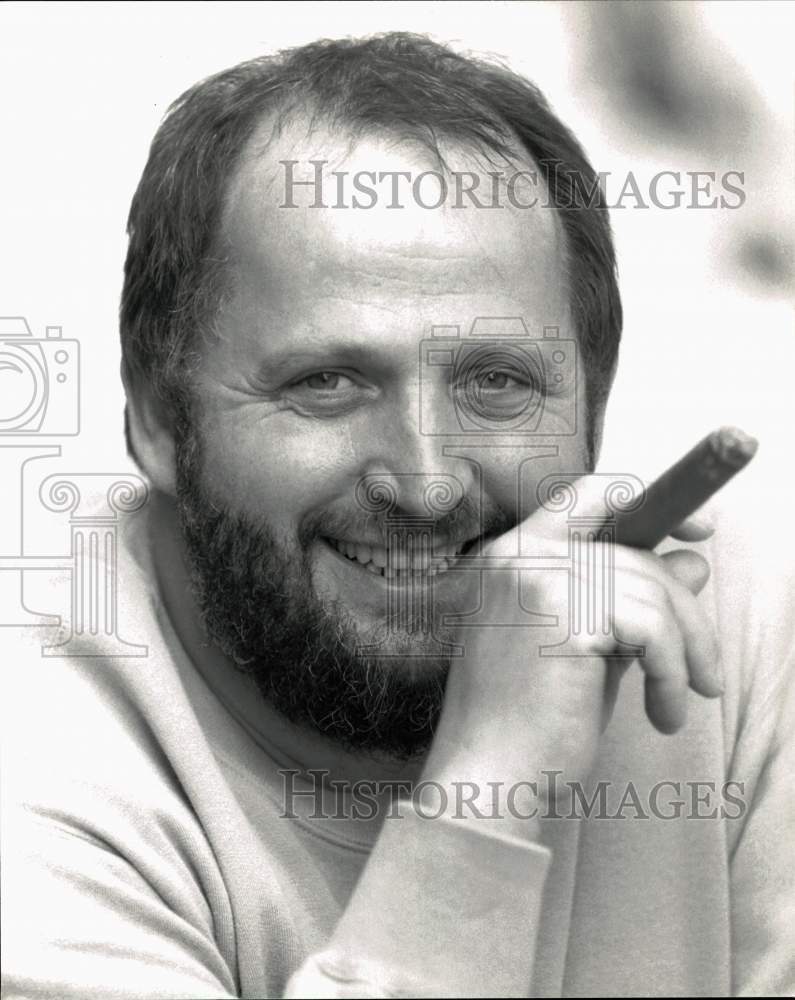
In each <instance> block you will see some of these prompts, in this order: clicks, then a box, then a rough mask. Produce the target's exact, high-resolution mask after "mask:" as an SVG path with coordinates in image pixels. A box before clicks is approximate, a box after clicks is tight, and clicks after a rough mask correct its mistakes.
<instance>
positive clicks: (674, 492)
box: [615, 427, 759, 549]
mask: <svg viewBox="0 0 795 1000" xmlns="http://www.w3.org/2000/svg"><path fill="white" fill-rule="evenodd" d="M758 444H759V442H758V441H756V439H755V438H752V437H750V435H748V434H745V433H744V432H743V431H741V430H738V429H737V428H736V427H721V428H720V430H717V431H713V432H712V433H711V434H708V435H707V436H706V437H705V438H704V440H703V441H700V442H699V443H698V444H697V445H696V446H695V448H693V449H692V451H689V452H688V453H687V454H686V455H685V456H684V457H683V458H680V459H679V461H678V462H676V464H675V465H672V466H671V468H670V469H668V470H667V472H664V473H663V474H662V475H661V476H660V478H659V479H656V480H655V481H654V482H653V483H652V484H651V486H649V488H648V489H647V490H646V497H645V500H644V501H643V503H642V504H641V506H640V507H638V509H637V510H633V511H627V512H626V513H623V514H622V513H619V514H618V515H617V517H616V529H615V531H616V533H615V539H616V541H617V542H618V543H619V545H629V546H631V547H633V548H637V549H653V548H654V547H655V546H656V545H659V543H660V542H661V541H662V540H663V539H664V538H665V537H666V535H670V533H671V532H672V531H673V530H674V529H675V528H677V527H678V526H679V525H680V524H681V523H682V521H684V520H686V518H688V517H690V516H691V514H693V513H694V512H695V511H696V510H698V508H699V507H701V505H702V504H704V503H706V501H707V500H709V498H710V497H711V496H712V495H713V494H714V493H717V491H718V490H719V489H720V488H721V487H722V486H724V485H725V484H726V483H727V482H728V481H729V480H730V479H731V478H732V476H735V475H736V474H737V473H738V472H739V471H740V470H741V469H743V468H745V466H746V465H748V463H749V462H750V461H751V459H752V458H753V457H754V455H755V454H756V449H757V447H758Z"/></svg>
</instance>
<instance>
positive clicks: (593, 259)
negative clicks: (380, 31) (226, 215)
mask: <svg viewBox="0 0 795 1000" xmlns="http://www.w3.org/2000/svg"><path fill="white" fill-rule="evenodd" d="M299 112H300V113H304V114H306V113H307V112H308V113H309V114H310V115H311V116H313V117H315V118H316V119H322V120H324V121H326V122H328V123H329V124H330V125H331V126H332V127H334V128H338V129H340V130H342V131H344V132H345V133H347V134H349V135H351V136H352V137H354V138H356V137H358V136H362V135H367V134H378V133H382V134H384V133H386V134H390V135H396V136H399V137H401V138H411V139H414V140H415V141H418V142H420V143H423V144H424V145H426V146H427V147H428V148H429V149H431V150H433V151H434V152H435V153H436V154H437V156H438V155H439V149H438V140H439V139H445V140H447V141H452V142H454V143H459V144H461V145H466V146H468V147H473V148H476V149H480V150H484V151H486V152H487V153H489V152H493V153H497V154H500V155H503V156H508V157H510V156H515V155H516V152H517V150H519V151H520V152H521V151H524V153H526V154H527V155H528V156H529V158H530V159H531V160H532V161H533V162H534V163H535V165H536V166H537V167H538V168H539V169H540V172H541V174H542V176H543V177H544V179H545V181H546V186H547V188H548V199H549V204H551V205H552V206H553V207H554V209H555V210H556V211H557V212H558V213H559V218H560V222H561V224H562V229H563V233H564V237H565V249H566V267H567V271H568V288H569V295H570V303H571V308H572V316H573V320H574V324H575V329H576V331H577V336H578V340H579V345H580V356H581V358H582V361H583V363H584V366H585V380H586V396H587V406H588V414H589V421H590V427H591V435H593V433H594V418H595V416H596V415H598V414H599V413H600V412H601V409H602V407H603V406H604V404H605V402H606V399H607V394H608V392H609V389H610V385H611V382H612V378H613V374H614V372H615V366H616V361H617V357H618V345H619V340H620V337H621V322H622V315H621V300H620V296H619V291H618V284H617V278H616V263H615V253H614V249H613V242H612V237H611V233H610V225H609V220H608V215H607V209H606V207H605V205H604V200H603V196H602V192H601V190H600V188H599V184H598V176H597V174H596V173H595V171H594V169H593V167H592V166H591V165H590V163H589V162H588V159H587V158H586V156H585V153H584V152H583V150H582V147H581V146H580V144H579V143H578V141H577V140H576V139H575V137H574V136H573V135H572V133H571V132H570V131H569V129H568V128H566V126H565V125H563V124H562V122H560V121H559V120H558V118H557V117H556V116H555V115H554V114H553V112H552V111H551V110H550V107H549V105H548V104H547V102H546V100H545V99H544V97H543V95H542V94H541V92H540V91H539V90H538V89H537V88H536V87H535V86H534V85H533V84H532V83H530V82H528V81H527V80H525V79H523V78H522V77H520V76H517V75H516V74H515V73H513V72H511V71H510V70H508V69H506V68H505V67H503V66H500V65H496V64H492V63H489V62H485V61H482V60H479V59H474V58H471V57H469V56H464V55H461V54H458V53H456V52H454V51H452V50H451V49H449V48H447V47H446V46H444V45H440V44H438V43H437V42H434V41H432V40H430V39H428V38H426V37H424V36H420V35H413V34H406V33H390V34H385V35H378V36H375V37H371V38H365V39H353V40H351V39H347V40H332V41H318V42H315V43H312V44H310V45H304V46H301V47H300V48H295V49H289V50H286V51H284V52H281V53H279V54H277V55H274V56H266V57H262V58H258V59H253V60H251V61H249V62H245V63H241V64H240V65H238V66H234V67H232V68H231V69H227V70H224V71H223V72H221V73H217V74H216V75H215V76H211V77H209V78H208V79H206V80H203V81H201V82H200V83H197V84H196V85H195V86H193V87H192V88H191V89H190V90H188V91H187V92H186V93H185V94H183V95H182V96H181V97H180V98H179V99H178V100H177V101H175V102H174V104H172V105H171V107H170V108H169V110H168V112H167V114H166V116H165V119H164V120H163V122H162V124H161V126H160V128H159V130H158V132H157V134H156V135H155V138H154V141H153V143H152V147H151V150H150V153H149V159H148V161H147V163H146V167H145V168H144V172H143V176H142V177H141V181H140V183H139V185H138V189H137V191H136V192H135V196H134V198H133V202H132V207H131V210H130V216H129V221H128V234H129V248H128V252H127V259H126V263H125V269H124V288H123V291H122V299H121V316H120V325H121V343H122V366H123V371H124V375H125V380H126V383H127V386H128V392H132V393H135V392H136V388H137V387H138V386H140V385H141V384H147V385H148V386H149V387H150V388H151V389H152V390H153V392H154V393H155V396H156V397H157V398H158V399H159V400H160V401H161V402H162V404H163V405H164V406H165V408H166V412H167V413H168V414H169V415H170V416H171V417H172V418H173V420H174V422H175V430H177V431H178V432H179V429H180V427H181V426H182V429H183V431H186V430H187V428H186V427H185V426H184V423H185V421H187V420H188V419H189V417H188V414H189V406H188V403H189V398H190V371H191V366H192V365H193V364H195V363H196V360H197V359H198V357H199V345H200V342H201V339H202V337H204V336H207V335H212V331H213V325H214V320H215V318H216V314H217V311H218V307H219V303H220V301H221V297H222V295H223V291H224V287H225V281H224V278H225V265H224V257H225V254H224V252H223V247H222V245H221V233H220V230H221V220H222V211H223V205H224V198H225V193H226V189H227V186H228V184H229V181H230V178H231V177H232V176H233V174H234V171H235V167H236V165H237V163H238V160H239V158H240V156H241V153H242V151H243V150H244V148H245V146H246V143H247V141H248V140H249V139H250V138H251V136H252V135H253V133H254V131H255V129H256V128H257V126H258V125H259V124H260V123H261V122H262V121H263V119H264V118H266V117H267V116H269V115H271V116H275V120H276V123H277V125H278V124H281V123H284V122H286V121H287V120H289V118H290V116H291V115H292V114H295V113H299ZM180 422H182V424H181V423H180ZM590 445H591V452H592V453H593V445H594V442H593V437H592V438H591V441H590ZM128 446H130V439H129V433H128ZM133 457H134V456H133Z"/></svg>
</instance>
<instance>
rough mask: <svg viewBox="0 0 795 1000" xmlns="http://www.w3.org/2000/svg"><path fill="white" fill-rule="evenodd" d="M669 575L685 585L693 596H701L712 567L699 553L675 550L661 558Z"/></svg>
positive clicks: (688, 550)
mask: <svg viewBox="0 0 795 1000" xmlns="http://www.w3.org/2000/svg"><path fill="white" fill-rule="evenodd" d="M659 560H660V562H661V563H662V564H663V566H664V567H665V569H666V570H667V571H668V573H669V574H670V575H671V576H673V578H674V579H675V580H677V581H678V582H679V583H681V584H683V585H684V586H685V587H687V589H688V590H689V591H690V593H691V594H699V593H701V591H702V590H703V589H704V587H705V586H706V583H707V580H709V577H710V573H711V570H710V565H709V563H708V562H707V560H706V559H705V558H704V557H703V556H702V555H700V554H699V553H698V552H692V551H691V550H690V549H675V550H674V551H673V552H666V553H665V554H664V555H662V556H660V557H659Z"/></svg>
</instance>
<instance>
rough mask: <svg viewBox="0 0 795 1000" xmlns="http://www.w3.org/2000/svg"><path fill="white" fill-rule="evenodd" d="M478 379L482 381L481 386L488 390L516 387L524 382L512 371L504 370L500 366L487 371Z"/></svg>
mask: <svg viewBox="0 0 795 1000" xmlns="http://www.w3.org/2000/svg"><path fill="white" fill-rule="evenodd" d="M478 381H479V382H480V388H481V389H487V390H488V389H494V390H497V389H514V388H516V387H517V386H521V385H522V384H523V383H521V382H520V381H519V380H518V379H517V378H516V377H515V376H514V375H512V374H511V373H510V372H506V371H502V370H501V369H499V368H494V369H492V370H491V371H488V372H485V373H484V374H483V375H481V376H480V379H479V380H478Z"/></svg>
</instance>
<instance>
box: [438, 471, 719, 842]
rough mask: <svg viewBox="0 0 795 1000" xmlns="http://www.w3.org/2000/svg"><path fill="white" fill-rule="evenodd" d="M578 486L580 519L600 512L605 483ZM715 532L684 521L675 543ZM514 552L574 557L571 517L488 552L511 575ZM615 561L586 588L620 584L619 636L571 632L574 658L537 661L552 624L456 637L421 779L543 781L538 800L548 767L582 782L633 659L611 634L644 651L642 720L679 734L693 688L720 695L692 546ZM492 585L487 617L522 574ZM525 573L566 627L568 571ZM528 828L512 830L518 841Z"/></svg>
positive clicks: (529, 524) (535, 523)
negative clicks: (456, 655)
mask: <svg viewBox="0 0 795 1000" xmlns="http://www.w3.org/2000/svg"><path fill="white" fill-rule="evenodd" d="M575 485H576V489H577V495H578V513H583V514H586V515H588V514H591V515H594V516H597V515H599V514H600V513H603V496H604V477H598V476H585V477H583V478H582V479H580V480H578V481H577V483H576V484H575ZM710 533H711V532H710V531H709V529H704V528H701V527H699V526H698V525H696V524H695V523H694V522H686V523H685V524H684V525H683V526H682V528H681V530H679V531H678V532H677V533H676V537H677V538H681V539H686V540H689V541H695V540H702V539H704V538H706V537H708V536H709V534H710ZM520 537H521V540H522V545H521V548H520V546H519V538H520ZM597 544H604V543H597ZM519 551H522V552H525V553H534V554H538V555H539V556H561V557H564V558H565V557H567V555H568V526H567V520H566V515H565V513H564V514H560V513H553V512H551V511H549V510H546V509H543V508H539V509H538V510H536V511H535V512H534V513H533V514H532V515H531V516H530V517H528V518H527V519H526V520H525V521H524V522H522V523H521V524H519V525H518V526H517V527H516V528H514V529H513V530H512V531H510V532H507V533H506V534H505V535H503V536H501V537H500V538H498V539H496V540H495V541H494V542H492V543H491V544H489V545H488V547H487V548H486V549H485V550H484V554H485V555H488V556H490V557H491V558H492V559H494V560H498V561H499V562H500V564H501V565H504V566H506V567H511V566H512V565H513V562H514V561H515V557H516V554H517V552H519ZM613 565H614V571H613V574H612V580H598V581H596V582H594V581H592V582H591V584H590V585H591V586H610V585H612V587H613V588H614V595H613V601H612V603H613V613H612V626H613V627H612V630H611V632H612V634H608V635H604V634H601V633H597V634H593V635H591V634H587V633H586V632H584V631H581V632H580V634H579V635H576V636H575V635H572V637H571V641H572V643H573V644H574V645H573V646H572V645H571V644H570V645H569V647H568V652H569V653H570V654H571V653H574V654H576V655H566V656H561V657H554V656H549V655H543V656H542V655H541V654H540V647H541V646H542V645H548V644H549V643H550V635H549V633H550V631H551V630H550V629H548V628H521V627H519V628H517V627H501V626H491V627H489V626H483V627H480V628H471V627H470V628H466V629H462V630H461V634H460V635H459V636H458V641H459V642H460V643H461V644H462V645H463V646H464V648H465V656H464V657H463V658H462V659H461V660H454V661H453V666H452V668H451V671H450V676H449V680H448V685H447V692H446V695H445V703H444V708H443V712H442V717H441V720H440V724H439V728H438V731H437V734H436V737H435V739H434V743H433V746H432V748H431V751H430V754H429V757H428V760H427V762H426V767H425V770H424V773H423V776H424V777H425V778H426V779H429V780H434V781H439V782H440V783H442V784H443V785H444V784H445V783H447V784H450V783H452V782H455V781H461V782H464V781H474V782H477V783H479V784H481V786H485V783H486V782H489V781H501V782H505V784H506V787H510V786H511V785H512V784H516V783H519V782H527V781H537V782H539V792H541V791H542V782H541V781H540V779H541V778H542V772H544V771H560V772H562V773H561V775H560V778H559V781H560V782H566V781H571V782H575V781H584V780H585V778H586V777H587V775H588V773H589V771H590V769H591V767H592V766H593V762H594V759H595V756H596V750H597V747H598V743H599V738H600V735H601V733H602V731H603V730H604V728H605V727H606V725H607V723H608V721H609V718H610V714H611V712H612V708H613V705H614V703H615V699H616V695H617V693H618V685H619V682H620V679H621V676H622V675H623V673H624V672H625V671H626V669H627V668H628V667H629V666H630V663H631V662H632V661H630V660H627V659H626V658H622V659H619V658H617V657H615V656H612V655H611V654H613V653H615V651H616V645H615V638H614V636H616V635H617V636H619V637H620V638H621V639H622V640H623V641H624V642H625V643H630V644H633V645H637V646H640V647H643V649H644V650H645V653H644V655H642V656H641V657H640V658H639V662H640V665H641V667H642V669H643V670H644V672H645V675H646V677H645V691H646V712H647V714H648V717H649V720H650V722H651V724H653V725H654V726H655V727H656V728H657V729H659V730H660V731H661V732H664V733H673V732H676V731H677V730H678V729H679V728H680V727H681V726H682V725H683V724H684V722H685V718H686V714H687V697H688V688H690V689H692V690H694V691H696V692H697V693H698V694H700V695H703V696H705V697H716V696H717V695H719V694H720V693H721V691H722V686H721V682H720V679H719V675H718V673H717V663H718V649H717V642H716V638H715V636H714V633H713V630H712V627H711V625H710V624H709V623H708V622H707V621H706V620H705V618H704V616H703V613H702V611H701V609H700V608H699V606H698V604H697V602H696V600H695V596H694V595H696V594H698V593H699V591H700V590H701V589H702V588H703V586H704V584H705V583H706V581H707V579H708V577H709V566H708V564H707V562H706V560H704V559H703V558H702V557H701V556H700V555H698V554H696V553H694V552H691V551H689V550H685V549H678V550H676V551H673V552H669V553H667V554H666V555H664V556H658V555H655V554H654V553H651V552H646V551H642V550H639V549H630V548H626V547H624V546H619V545H615V546H613ZM488 577H489V579H488V587H487V586H485V585H484V587H483V591H484V593H483V595H482V600H483V611H484V617H488V612H489V609H490V608H491V609H495V610H496V609H498V608H510V606H511V605H510V602H515V601H516V594H517V588H516V573H515V572H495V573H489V574H488ZM526 577H527V579H528V584H529V586H530V587H531V588H532V589H531V602H530V607H532V609H533V610H535V611H538V612H541V613H543V614H551V615H555V616H557V617H558V621H559V623H563V624H565V623H567V622H568V620H569V611H570V596H569V595H570V589H569V577H570V574H569V573H567V572H565V571H558V570H551V571H548V572H544V571H538V572H532V573H527V574H526ZM601 597H602V595H597V601H599V600H601ZM495 617H497V616H496V615H495ZM529 828H530V824H526V823H525V824H524V828H522V825H521V824H516V823H515V822H513V823H512V824H511V832H512V833H517V832H525V831H526V830H527V829H529ZM532 835H533V834H532V832H531V833H530V836H532Z"/></svg>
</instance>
